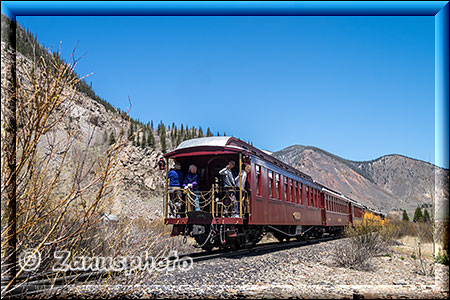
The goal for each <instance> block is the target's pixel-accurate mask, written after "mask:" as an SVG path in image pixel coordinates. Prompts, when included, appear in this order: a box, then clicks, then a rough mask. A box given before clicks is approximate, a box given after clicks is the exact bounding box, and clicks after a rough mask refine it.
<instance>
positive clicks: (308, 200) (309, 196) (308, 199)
mask: <svg viewBox="0 0 450 300" xmlns="http://www.w3.org/2000/svg"><path fill="white" fill-rule="evenodd" d="M306 203H308V206H311V193H310V188H309V186H306Z"/></svg>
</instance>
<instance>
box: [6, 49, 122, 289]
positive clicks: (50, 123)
mask: <svg viewBox="0 0 450 300" xmlns="http://www.w3.org/2000/svg"><path fill="white" fill-rule="evenodd" d="M71 59H72V58H71ZM69 61H70V60H69ZM10 63H12V62H10ZM75 65H76V60H75V62H74V64H72V65H71V64H66V63H64V62H63V61H61V60H60V59H59V58H58V57H57V56H54V57H53V59H52V61H51V62H50V64H48V62H46V61H45V60H44V59H43V58H39V59H35V60H34V61H32V62H29V61H27V60H24V61H22V62H19V64H18V66H17V68H18V72H17V74H18V75H17V84H16V90H10V85H6V84H8V83H9V81H8V80H5V85H4V86H2V116H9V114H10V113H11V112H10V111H8V107H10V106H9V105H8V102H9V101H12V99H14V97H15V98H16V99H17V100H16V103H15V107H16V122H17V130H16V131H15V132H13V133H10V132H7V131H5V130H3V128H5V126H6V125H5V124H4V118H3V117H2V132H1V134H2V151H1V159H2V168H1V174H2V186H1V199H2V219H1V225H2V234H1V237H2V257H1V259H2V265H3V266H5V262H7V261H8V257H7V255H6V252H5V251H4V249H5V245H7V244H8V243H9V241H11V239H12V238H16V239H17V246H16V254H17V256H18V257H19V255H20V253H21V252H22V251H24V250H26V249H31V250H32V251H33V253H37V252H39V253H41V263H40V265H39V267H38V268H37V269H36V270H35V271H34V273H27V275H33V274H38V273H43V272H48V271H49V270H50V269H51V268H50V267H51V266H53V264H54V257H53V253H54V252H55V251H56V250H61V249H64V250H68V251H71V253H73V255H76V254H78V253H86V252H95V248H91V249H90V248H89V247H87V245H88V244H87V243H86V239H87V238H89V237H91V236H93V235H95V232H93V231H92V229H93V228H94V226H95V225H96V224H97V223H98V222H99V220H100V216H101V213H102V212H103V211H104V209H105V208H106V207H108V206H109V204H110V202H111V201H112V199H113V198H114V195H115V191H116V189H115V182H117V178H118V176H119V164H118V162H119V160H118V157H119V155H120V153H121V150H122V149H123V147H124V145H125V143H126V142H125V139H124V138H123V132H124V130H123V127H124V124H122V130H121V133H120V135H119V137H118V138H117V139H116V143H114V144H112V145H110V146H109V147H107V148H106V149H105V150H104V151H102V152H98V149H96V150H94V149H92V147H91V141H92V138H93V131H90V132H89V133H88V134H87V135H85V134H83V132H81V131H79V130H78V129H75V128H72V127H71V126H67V123H68V122H69V121H68V120H67V116H68V115H69V114H70V112H71V110H72V109H73V107H74V103H73V101H74V97H75V95H76V88H75V86H76V84H77V83H78V82H79V80H80V79H78V78H77V77H76V76H75V75H74V72H73V70H74V67H75ZM6 77H7V78H10V77H11V76H9V77H8V76H6ZM8 134H15V136H16V145H15V147H12V146H11V145H10V144H9V143H3V140H4V138H6V137H7V136H8ZM13 146H14V145H13ZM14 151H15V170H14V173H15V175H16V180H15V182H11V177H10V176H8V174H9V173H8V169H7V168H6V167H5V165H6V164H4V162H5V160H6V158H7V157H8V155H9V154H11V153H12V152H14ZM8 184H9V185H10V184H14V185H15V187H16V190H17V193H16V199H15V200H16V210H17V214H16V219H15V221H14V223H15V224H16V228H17V229H16V234H15V235H10V234H9V233H8V232H9V231H8V228H10V227H9V226H11V224H10V222H9V221H8V220H7V219H6V218H5V216H6V215H8V214H7V213H6V209H7V205H6V203H5V202H6V199H7V195H6V189H5V187H6V186H8ZM16 263H17V261H16ZM3 266H2V278H4V275H6V274H8V272H9V270H10V269H9V268H11V267H14V266H6V267H3ZM15 267H16V268H17V270H18V271H17V273H16V276H15V278H18V277H19V276H21V275H22V274H23V273H24V268H23V267H20V266H18V265H15ZM12 283H13V280H12V279H11V281H10V283H9V284H8V285H7V286H6V287H5V288H4V289H2V294H3V292H5V291H6V290H8V289H9V290H11V288H12V286H11V284H12Z"/></svg>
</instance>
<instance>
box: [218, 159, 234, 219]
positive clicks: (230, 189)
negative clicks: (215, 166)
mask: <svg viewBox="0 0 450 300" xmlns="http://www.w3.org/2000/svg"><path fill="white" fill-rule="evenodd" d="M235 165H236V163H235V162H234V161H232V160H230V161H229V162H228V164H227V166H226V167H225V168H223V169H222V170H220V171H219V175H222V176H223V185H224V188H225V190H226V193H227V195H226V197H227V198H228V199H230V201H231V204H233V203H234V204H235V208H236V210H235V211H236V213H234V214H233V215H231V217H232V218H238V217H239V202H238V201H237V200H236V178H235V177H234V176H233V172H231V170H232V169H233V168H234V166H235ZM237 179H238V180H239V177H237Z"/></svg>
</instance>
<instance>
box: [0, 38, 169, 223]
mask: <svg viewBox="0 0 450 300" xmlns="http://www.w3.org/2000/svg"><path fill="white" fill-rule="evenodd" d="M6 51H7V50H6V45H5V43H4V42H2V43H1V57H2V59H1V61H2V82H3V80H4V76H5V73H6V72H4V71H5V70H6V67H7V65H8V63H9V61H8V58H9V57H8V56H7V55H6ZM17 62H18V64H17V65H18V68H17V72H18V76H22V77H23V73H24V70H25V69H27V68H29V65H30V60H29V59H28V58H26V57H24V56H23V55H22V54H21V53H17ZM4 101H5V95H4V90H3V88H2V105H3V104H4ZM70 106H71V107H70V109H68V110H67V111H68V113H67V115H65V116H64V120H63V122H62V123H64V124H68V126H70V127H71V129H72V130H73V132H76V134H74V135H76V136H77V138H76V142H74V146H73V149H74V152H76V151H78V150H80V149H86V150H88V151H86V155H87V156H86V157H85V159H86V161H93V160H95V159H96V158H97V157H99V156H100V157H101V156H102V154H103V153H105V151H107V149H108V147H109V137H110V135H111V134H113V135H114V136H115V137H116V138H117V137H118V136H119V133H120V131H121V127H122V126H124V131H125V132H127V131H128V129H129V126H130V123H129V122H128V121H126V120H124V119H123V116H122V115H120V114H118V113H117V112H114V111H111V110H107V109H106V108H105V106H104V105H102V104H101V103H99V102H98V101H95V100H93V99H92V98H90V97H88V96H86V95H85V94H83V93H81V92H76V94H75V97H74V100H73V102H71V104H70ZM51 134H54V135H55V136H57V137H59V138H63V137H64V135H65V131H64V128H59V127H58V128H55V130H54V131H52V133H51ZM154 135H155V146H154V147H148V146H146V147H141V146H134V145H133V143H132V142H128V143H127V145H126V146H125V147H124V149H123V151H121V154H120V157H119V161H120V164H121V167H120V169H121V172H120V175H119V177H118V182H117V186H116V191H115V194H116V196H115V199H114V201H113V203H112V205H111V206H110V207H108V208H106V209H105V211H104V213H105V214H114V215H117V216H127V217H131V218H135V217H144V218H146V219H149V221H151V220H154V219H156V218H158V217H160V216H161V215H162V207H163V205H162V196H161V194H162V190H163V187H162V182H163V172H162V171H160V170H159V169H158V166H157V163H158V160H159V158H160V157H162V152H161V147H160V143H159V137H158V135H157V134H156V131H154ZM125 139H126V137H125ZM46 143H47V141H46V138H43V139H41V141H40V142H39V146H38V148H40V149H42V153H43V152H44V149H45V148H46V147H47V145H46ZM168 147H169V148H170V147H172V145H171V143H170V141H168ZM74 159H76V158H74ZM69 164H70V163H69ZM63 172H66V174H62V176H61V177H62V178H69V177H70V172H71V170H70V166H69V165H68V166H67V168H66V169H65V171H63Z"/></svg>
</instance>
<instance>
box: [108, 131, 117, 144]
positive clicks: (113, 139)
mask: <svg viewBox="0 0 450 300" xmlns="http://www.w3.org/2000/svg"><path fill="white" fill-rule="evenodd" d="M115 142H116V137H115V136H114V133H112V132H111V134H110V135H109V145H112V144H114V143H115Z"/></svg>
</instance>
